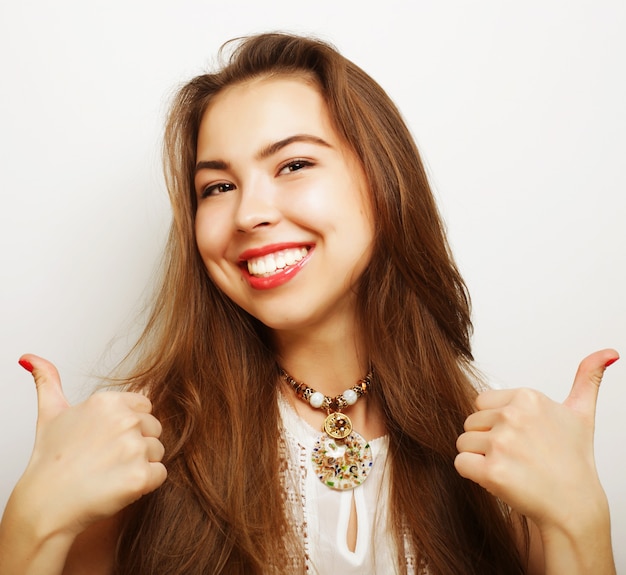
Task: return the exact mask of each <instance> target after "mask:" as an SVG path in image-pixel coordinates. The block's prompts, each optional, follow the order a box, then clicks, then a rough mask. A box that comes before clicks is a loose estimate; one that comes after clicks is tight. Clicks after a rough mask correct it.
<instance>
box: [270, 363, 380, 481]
mask: <svg viewBox="0 0 626 575" xmlns="http://www.w3.org/2000/svg"><path fill="white" fill-rule="evenodd" d="M280 375H281V377H282V379H283V380H284V381H285V382H287V383H288V384H289V385H290V386H291V387H292V388H293V390H294V391H295V392H296V397H298V398H299V399H301V400H302V401H306V402H307V403H308V404H309V405H310V406H311V407H314V408H315V409H322V410H323V411H325V412H326V419H325V420H324V425H323V427H322V434H321V435H320V437H319V438H318V439H317V441H316V442H315V446H314V447H313V455H312V458H311V461H312V463H313V469H314V470H315V473H316V475H317V477H318V478H319V480H320V481H321V482H322V483H323V484H324V485H326V486H327V487H330V488H331V489H337V490H339V491H344V490H346V489H354V488H355V487H357V486H358V485H361V483H363V482H364V481H365V480H366V479H367V475H368V473H369V471H370V469H371V467H372V450H371V448H370V445H369V443H368V442H367V441H366V440H365V439H364V438H363V437H362V436H361V435H359V434H358V433H357V432H356V431H354V429H353V428H352V421H351V420H350V418H349V417H348V416H347V415H346V414H345V413H343V412H342V410H344V409H346V408H347V407H350V406H351V405H354V404H355V403H356V402H357V400H358V399H359V398H360V397H362V396H364V395H367V393H368V391H369V387H370V384H371V380H372V372H370V373H368V374H367V375H366V376H365V377H364V378H363V379H360V380H359V381H357V383H356V384H355V385H354V386H353V387H351V388H350V389H346V390H345V391H344V392H343V393H340V394H339V395H337V396H335V397H329V396H327V395H324V394H323V393H321V392H320V391H315V390H314V389H313V388H312V387H309V386H308V385H307V384H306V383H303V382H301V381H296V380H295V379H294V378H293V377H291V376H290V375H289V374H288V373H287V372H286V371H285V370H284V369H281V372H280Z"/></svg>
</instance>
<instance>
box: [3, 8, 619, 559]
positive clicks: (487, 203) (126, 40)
mask: <svg viewBox="0 0 626 575" xmlns="http://www.w3.org/2000/svg"><path fill="white" fill-rule="evenodd" d="M279 29H280V30H288V31H296V32H306V33H314V34H316V35H318V36H321V37H323V38H326V39H328V40H330V41H332V42H333V43H335V45H337V46H338V47H339V48H340V50H341V51H342V52H343V53H344V54H345V55H347V56H348V57H349V58H351V59H353V60H354V61H356V62H357V63H358V64H359V65H361V66H362V67H363V68H364V69H365V70H366V71H368V72H369V73H370V74H371V75H372V76H374V77H375V78H376V79H377V80H378V81H379V82H380V83H381V84H382V85H383V86H384V87H385V88H386V89H387V91H388V92H389V93H390V95H391V96H392V98H394V99H395V100H396V102H397V103H398V104H399V106H400V108H401V110H402V111H403V113H404V115H405V117H406V118H407V121H408V122H409V124H410V126H411V128H412V130H413V132H414V134H415V136H416V139H417V141H418V144H419V145H420V148H421V150H422V152H423V155H424V158H425V161H426V163H427V165H428V169H429V172H430V174H431V178H432V182H433V185H434V188H435V190H436V194H437V197H438V199H439V201H440V205H441V209H442V212H443V214H444V217H445V219H446V222H447V224H448V227H449V230H450V238H451V241H452V244H453V248H454V250H455V253H456V256H457V259H458V262H459V265H460V267H461V270H462V272H463V274H464V276H465V278H466V280H467V282H468V284H469V287H470V291H471V293H472V295H473V299H474V318H475V326H476V336H475V339H474V345H475V352H476V357H477V360H478V364H479V366H480V367H481V368H482V369H483V370H484V371H485V373H486V374H487V375H488V376H489V377H490V378H491V379H492V381H494V382H496V383H497V384H499V385H505V386H511V387H513V386H533V387H538V388H540V389H541V390H543V391H544V392H545V393H546V394H548V395H549V396H551V397H552V398H554V399H558V400H562V399H564V398H565V397H566V396H567V393H568V391H569V387H570V385H571V381H572V378H573V374H574V372H575V369H576V366H577V364H578V361H579V360H580V359H581V358H582V357H583V356H585V355H586V354H588V353H589V352H591V351H594V350H596V349H600V348H603V347H609V346H611V347H616V348H618V349H621V350H622V352H623V353H625V354H626V331H625V320H626V304H625V294H626V271H625V264H626V261H625V258H624V255H625V251H626V229H625V221H626V171H625V170H624V163H625V158H626V74H625V70H626V63H625V60H626V3H624V2H622V1H621V0H586V1H579V0H563V1H558V0H544V1H541V2H536V1H531V2H509V1H495V0H494V1H480V0H479V1H469V0H463V1H452V2H447V1H435V0H431V1H428V2H423V1H411V2H409V1H407V2H401V1H400V0H386V1H384V2H376V3H374V2H371V3H368V2H363V1H360V2H357V1H354V2H348V1H341V0H332V1H328V0H316V1H315V2H293V1H289V2H287V1H284V0H277V1H274V2H271V3H270V2H258V1H254V0H249V1H241V0H240V1H232V0H231V1H226V0H222V1H220V2H210V1H204V2H202V1H196V2H192V1H177V2H173V1H172V2H165V1H164V0H150V1H148V0H140V1H132V0H107V1H91V2H84V1H79V0H57V1H55V2H47V1H45V0H35V1H28V0H23V1H19V2H18V1H17V0H13V1H8V0H2V3H1V4H0V257H1V260H0V274H1V275H0V394H1V395H0V466H1V467H0V507H1V506H2V505H3V504H4V502H5V500H6V498H7V497H8V494H9V492H10V490H11V487H12V485H13V484H14V483H15V481H16V480H17V479H18V477H19V474H20V472H21V470H22V469H23V467H24V466H25V465H26V462H27V459H28V455H29V452H30V448H31V445H32V441H33V432H34V425H35V418H36V399H35V392H34V386H33V383H32V380H31V378H30V377H29V376H28V374H27V373H25V372H24V371H22V370H21V368H20V367H19V366H18V365H17V359H18V357H19V356H20V354H22V353H24V352H34V353H38V354H40V355H44V356H46V357H48V358H50V359H52V360H53V361H55V362H56V364H57V365H58V367H59V369H60V370H61V372H62V375H63V378H64V384H65V387H66V389H67V393H68V395H69V396H70V397H71V398H72V399H73V400H74V401H76V400H78V399H79V398H80V397H84V395H85V394H86V393H87V392H88V389H89V386H90V385H92V384H93V381H94V379H93V376H94V375H98V374H106V373H107V372H108V370H109V369H110V368H111V367H112V365H113V364H114V362H115V360H116V359H117V358H119V356H120V354H121V353H122V352H123V350H125V349H126V348H127V346H128V343H129V341H130V340H132V333H135V332H136V325H135V323H134V317H135V315H136V314H137V312H138V310H139V309H140V305H141V300H142V298H143V297H145V294H146V293H148V292H149V286H150V283H151V279H152V274H153V272H154V269H155V265H156V262H157V259H158V255H159V253H160V251H161V248H162V246H163V242H164V237H165V234H166V229H167V224H168V220H169V214H168V205H167V200H166V196H165V191H164V189H163V184H162V180H161V175H160V159H159V155H160V149H159V143H160V135H161V126H162V121H163V115H164V111H165V109H166V106H167V102H168V99H169V97H170V95H171V94H172V92H173V90H174V89H175V87H176V86H177V85H178V84H179V83H180V82H182V81H183V80H186V79H188V78H189V77H190V76H192V75H195V74H197V73H201V72H203V71H204V70H205V69H206V68H207V67H208V66H209V65H210V63H211V61H212V59H213V56H214V54H215V52H216V50H217V48H218V46H219V45H220V44H221V43H222V42H223V41H225V40H227V39H229V38H231V37H234V36H240V35H245V34H249V33H251V32H255V31H268V30H279ZM129 333H130V334H131V337H130V338H129V337H128V334H129ZM625 380H626V358H625V359H624V360H623V361H622V362H618V363H617V364H615V366H613V367H611V368H610V370H609V371H608V372H607V376H606V377H605V382H604V385H603V388H602V390H601V394H600V401H599V406H598V412H597V413H598V419H597V433H596V454H597V460H598V466H599V471H600V475H601V478H602V480H603V483H604V486H605V488H606V491H607V493H608V496H609V500H610V503H611V507H612V513H613V529H614V543H615V550H616V554H617V561H618V570H619V568H620V567H621V568H622V569H626V548H625V546H624V545H623V543H624V542H625V541H626V489H625V487H624V486H625V485H626V465H624V462H625V459H626V458H625V456H624V443H625V442H626V421H625V417H624V403H625V399H626V381H625Z"/></svg>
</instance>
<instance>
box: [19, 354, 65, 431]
mask: <svg viewBox="0 0 626 575" xmlns="http://www.w3.org/2000/svg"><path fill="white" fill-rule="evenodd" d="M19 364H20V365H21V366H22V367H23V368H24V369H26V370H27V371H30V372H31V373H32V374H33V378H34V379H35V386H36V387H37V406H38V407H37V425H39V424H41V423H43V422H46V421H50V420H51V419H54V418H55V417H56V416H57V415H58V414H59V413H61V412H62V411H63V410H64V409H67V408H68V407H70V404H69V402H68V401H67V399H66V398H65V395H64V394H63V388H62V387H61V378H60V377H59V372H58V371H57V368H56V367H54V365H53V364H51V363H50V362H49V361H47V360H45V359H43V358H41V357H38V356H36V355H33V354H26V355H23V356H22V357H20V359H19Z"/></svg>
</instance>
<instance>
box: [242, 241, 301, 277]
mask: <svg viewBox="0 0 626 575" xmlns="http://www.w3.org/2000/svg"><path fill="white" fill-rule="evenodd" d="M307 253H309V248H307V247H300V248H289V249H285V250H280V251H278V252H274V253H271V254H267V255H265V256H261V257H258V258H251V259H249V260H248V261H247V262H246V264H247V267H248V273H249V274H250V275H251V276H254V277H269V276H271V275H274V274H276V273H279V272H281V271H283V270H284V269H285V268H288V267H290V266H293V265H295V264H297V263H298V262H300V261H302V259H304V257H305V256H306V255H307Z"/></svg>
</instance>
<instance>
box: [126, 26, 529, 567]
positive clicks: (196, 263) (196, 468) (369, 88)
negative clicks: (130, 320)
mask: <svg viewBox="0 0 626 575" xmlns="http://www.w3.org/2000/svg"><path fill="white" fill-rule="evenodd" d="M229 46H232V44H231V45H229ZM284 74H294V75H297V76H300V77H303V78H307V79H308V80H311V79H312V80H313V81H314V83H315V84H316V85H317V87H318V88H319V90H320V92H321V94H322V95H323V97H324V99H325V102H326V104H327V106H328V110H329V113H330V117H331V119H332V121H333V122H334V127H335V129H336V130H337V132H338V134H339V135H340V136H341V137H342V138H343V139H344V141H345V142H346V143H347V145H348V146H349V147H350V148H351V149H352V150H353V151H354V153H355V154H356V156H357V157H358V158H359V160H360V161H361V163H362V165H363V169H364V171H365V174H366V177H367V180H368V183H369V189H370V192H371V202H372V206H373V213H374V214H375V218H376V225H375V229H376V233H375V239H374V248H373V255H372V259H371V262H370V264H369V267H368V268H367V270H366V271H365V273H364V274H363V276H362V278H361V280H360V283H359V286H358V294H357V297H358V313H359V316H358V321H359V325H360V328H361V330H362V332H363V334H364V339H365V343H366V346H367V347H366V349H367V350H368V352H369V357H370V360H371V364H372V366H373V368H374V373H375V380H374V384H373V385H372V392H371V396H370V397H371V400H372V401H378V402H380V405H381V407H382V412H383V413H384V417H385V425H386V428H387V430H388V435H389V442H390V446H391V451H390V461H391V463H390V465H391V468H390V469H391V479H392V480H391V513H390V515H391V518H392V519H391V529H392V531H393V534H394V536H395V538H396V542H397V544H398V545H397V546H398V550H399V554H400V558H399V564H400V566H401V570H402V572H405V571H406V565H405V563H404V559H403V557H404V552H405V550H406V549H412V550H413V552H414V553H415V554H416V555H417V557H418V558H420V559H421V560H423V561H425V562H427V564H428V566H429V570H430V573H432V574H433V575H435V574H451V573H463V574H481V575H486V574H491V573H493V574H496V573H510V574H514V573H523V572H524V564H525V558H523V557H520V555H519V553H518V551H517V548H516V545H515V541H514V537H513V526H512V520H511V518H510V516H509V514H508V512H507V510H506V508H505V507H504V506H502V505H501V504H500V503H499V502H498V501H496V500H495V499H494V498H493V497H491V496H490V495H489V494H488V493H486V492H485V491H484V490H483V489H481V488H480V487H478V486H477V485H475V484H474V483H472V482H470V481H467V480H464V479H462V478H461V477H460V476H459V475H458V474H457V473H456V471H455V469H454V467H453V460H454V457H455V455H456V449H455V441H456V438H457V436H458V435H459V434H460V433H461V432H462V427H463V421H464V419H465V418H466V417H467V415H468V414H469V413H471V411H472V401H473V399H474V397H475V393H476V392H475V390H474V386H473V384H472V382H473V381H474V376H473V375H472V370H471V360H472V356H471V350H470V336H471V321H470V305H469V297H468V295H467V290H466V288H465V285H464V283H463V280H462V278H461V276H460V275H459V272H458V270H457V268H456V266H455V264H454V262H453V259H452V257H451V254H450V251H449V248H448V244H447V241H446V238H445V233H444V230H443V226H442V222H441V218H440V216H439V213H438V211H437V207H436V205H435V202H434V199H433V196H432V193H431V191H430V187H429V184H428V181H427V178H426V174H425V171H424V168H423V166H422V162H421V160H420V157H419V153H418V151H417V148H416V146H415V144H414V142H413V139H412V137H411V135H410V133H409V131H408V129H407V127H406V125H405V123H404V122H403V120H402V118H401V116H400V114H399V112H398V111H397V109H396V107H395V106H394V104H393V103H392V102H391V100H390V99H389V97H388V96H387V94H386V93H385V92H384V91H383V90H382V89H381V88H380V87H379V86H378V84H376V82H374V81H373V80H372V79H371V78H370V77H369V76H368V75H367V74H366V73H365V72H363V71H362V70H361V69H360V68H358V67H357V66H355V65H354V64H353V63H352V62H350V61H349V60H347V59H345V58H344V57H342V56H341V55H340V54H339V53H338V52H337V51H336V50H335V49H334V48H332V47H331V46H329V45H328V44H326V43H323V42H320V41H318V40H316V39H310V38H303V37H299V36H292V35H287V34H263V35H259V36H253V37H250V38H245V39H243V40H240V41H239V42H238V43H237V44H235V47H234V49H233V50H231V52H230V56H229V57H228V60H227V61H226V63H225V64H224V65H223V66H222V68H221V70H219V71H218V72H217V73H213V74H205V75H201V76H198V77H196V78H194V79H193V80H191V81H190V82H189V83H188V84H186V85H185V86H184V87H183V88H182V89H181V90H180V91H179V92H178V95H177V97H176V99H175V101H174V102H173V105H172V108H171V112H170V115H169V119H168V123H167V126H166V132H165V145H164V158H165V173H166V180H167V184H168V189H169V193H170V196H171V202H172V206H173V222H172V227H171V231H170V235H169V242H168V246H167V250H166V254H165V260H164V267H163V281H162V283H161V286H160V291H159V292H158V294H157V296H156V301H155V303H154V311H153V312H152V315H151V317H150V319H149V321H148V324H147V327H146V330H145V332H144V334H143V336H142V338H141V340H140V341H139V343H138V345H137V346H136V348H135V349H134V353H133V354H132V355H131V357H133V358H134V360H135V365H137V366H138V367H137V368H135V371H134V374H133V375H132V377H130V378H129V379H128V386H129V388H130V389H133V390H143V391H144V392H146V393H148V394H149V396H150V398H151V399H152V401H153V404H154V410H155V414H156V415H157V416H158V417H159V418H160V419H161V421H162V423H163V427H164V435H163V441H164V444H165V445H166V450H167V455H166V461H165V463H166V465H167V467H168V472H169V475H168V480H167V481H166V483H165V484H164V485H163V486H162V487H161V488H160V489H159V490H157V491H156V492H155V493H153V494H151V495H148V496H146V497H144V498H142V499H141V500H140V501H139V502H138V503H136V504H135V505H134V506H132V507H131V508H129V509H128V510H127V511H126V513H125V515H124V526H123V530H122V533H121V536H120V539H119V545H118V557H117V560H118V570H117V572H118V573H119V574H120V575H130V574H133V575H136V574H138V573H141V574H157V573H159V574H161V573H167V574H168V575H175V574H181V575H182V574H183V573H184V574H204V573H228V574H244V573H245V574H254V573H267V572H272V573H297V572H302V571H303V570H304V569H305V565H304V559H303V548H302V543H301V541H299V540H298V538H297V537H296V536H295V530H294V528H293V526H292V525H291V524H290V520H289V510H288V509H287V506H286V504H285V502H284V496H283V490H282V488H281V481H280V473H279V469H280V468H281V456H280V453H279V444H280V431H279V423H278V422H279V415H278V409H277V384H276V382H277V381H278V377H277V376H278V371H277V370H278V367H277V364H276V357H275V352H274V350H273V349H272V344H271V337H270V334H269V333H268V330H267V329H266V328H265V327H264V326H263V325H262V324H261V323H260V322H258V321H257V320H256V319H255V318H254V317H252V316H250V315H249V314H247V313H246V312H244V311H243V310H241V309H240V308H238V307H237V306H236V305H234V304H233V303H232V302H231V301H230V300H228V298H226V297H225V296H224V295H223V294H222V293H221V292H220V291H219V290H218V289H217V288H216V287H215V285H214V284H213V283H212V282H211V280H210V278H209V277H208V274H207V273H206V270H205V268H204V265H203V263H202V261H201V259H200V256H199V254H198V251H197V248H196V244H195V238H194V215H195V210H196V196H195V193H194V182H193V178H194V167H195V161H196V141H197V136H198V130H199V125H200V121H201V119H202V116H203V113H204V111H205V109H206V108H207V105H208V104H209V102H210V101H211V99H212V98H213V97H214V96H215V95H216V94H217V93H219V92H220V91H221V90H222V89H224V88H225V87H226V86H231V85H233V84H237V83H241V82H244V81H247V80H250V79H253V78H257V77H266V76H267V77H269V76H273V75H284ZM252 390H253V391H252Z"/></svg>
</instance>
